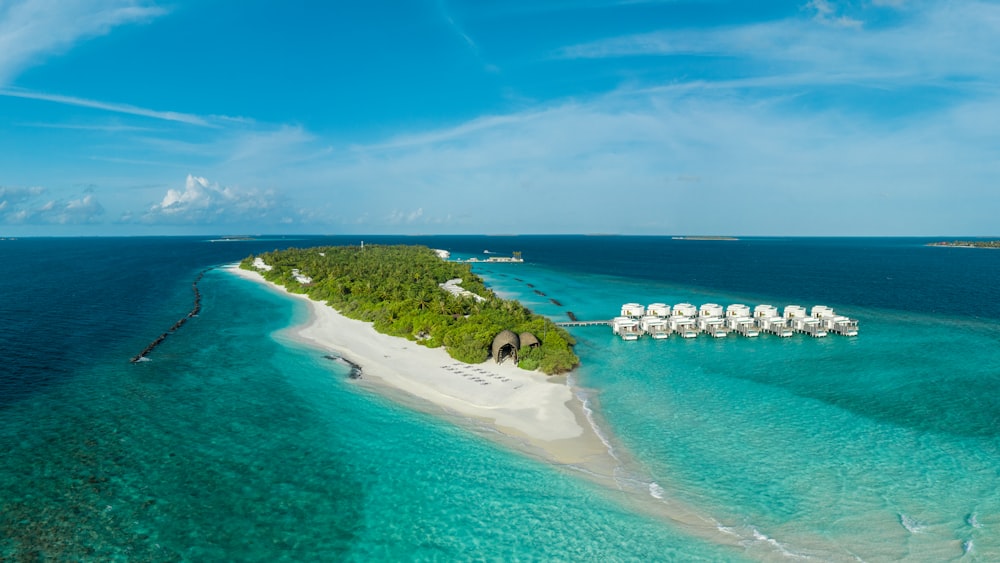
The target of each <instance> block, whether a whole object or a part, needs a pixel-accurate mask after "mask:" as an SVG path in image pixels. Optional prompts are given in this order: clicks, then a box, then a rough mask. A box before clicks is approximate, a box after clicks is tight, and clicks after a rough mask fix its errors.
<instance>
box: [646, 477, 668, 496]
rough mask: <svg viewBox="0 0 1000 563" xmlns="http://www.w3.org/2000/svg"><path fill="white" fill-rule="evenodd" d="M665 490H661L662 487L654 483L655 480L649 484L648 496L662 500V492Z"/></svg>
mask: <svg viewBox="0 0 1000 563" xmlns="http://www.w3.org/2000/svg"><path fill="white" fill-rule="evenodd" d="M665 492H666V491H664V490H663V487H661V486H660V485H659V484H658V483H656V481H653V482H652V483H650V484H649V496H651V497H653V498H655V499H656V500H663V494H664V493H665Z"/></svg>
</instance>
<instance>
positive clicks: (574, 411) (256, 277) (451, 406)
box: [225, 265, 618, 478]
mask: <svg viewBox="0 0 1000 563" xmlns="http://www.w3.org/2000/svg"><path fill="white" fill-rule="evenodd" d="M225 269H226V270H227V271H229V272H232V273H233V274H235V275H238V276H240V277H241V278H244V279H247V280H252V281H254V282H257V283H261V284H264V285H266V286H269V287H271V288H273V289H274V290H276V291H279V292H281V293H284V294H285V295H288V296H290V297H292V298H296V299H300V300H302V301H303V302H305V303H307V304H308V305H309V308H310V315H309V320H308V321H307V322H306V323H305V324H304V325H300V326H297V327H292V328H291V334H292V335H293V337H294V338H296V339H298V340H300V341H301V342H303V343H306V344H307V345H309V346H311V347H314V348H318V349H320V350H323V351H325V352H335V353H336V354H339V355H340V356H342V357H343V358H344V359H345V360H348V361H349V362H351V363H353V364H356V365H357V366H359V367H360V368H361V374H362V377H361V379H360V380H358V381H359V383H360V384H361V385H366V386H368V387H371V388H373V390H375V391H376V392H382V393H384V394H387V395H388V396H390V398H399V397H400V395H399V393H402V394H405V396H406V397H407V398H409V399H417V401H412V400H407V401H405V402H406V403H408V404H409V405H413V406H417V407H418V408H421V409H422V410H425V411H428V412H432V413H434V412H435V411H436V413H439V414H443V415H446V416H450V417H452V418H453V419H456V420H457V421H459V422H472V423H473V424H476V425H484V424H485V425H486V427H485V428H482V427H481V428H480V430H487V432H483V434H484V435H486V436H491V435H495V437H496V438H497V439H499V440H500V441H503V442H505V443H507V444H508V445H513V446H514V447H515V448H518V449H521V450H523V451H525V452H526V453H529V454H531V455H533V456H536V457H540V458H543V459H546V460H548V461H551V462H555V463H557V464H561V465H569V466H574V467H578V468H581V469H585V471H586V472H587V473H589V474H591V475H592V476H595V477H596V476H598V475H600V476H603V477H606V478H607V477H612V473H613V472H614V469H615V467H616V466H617V464H618V462H617V460H616V459H615V458H614V456H613V455H611V453H610V452H609V449H608V445H607V444H606V443H605V442H604V441H603V440H602V439H601V437H600V436H599V435H598V434H597V432H596V431H595V429H594V427H593V424H592V423H591V420H590V419H589V418H588V417H587V416H586V413H585V412H584V406H583V404H582V402H581V400H580V399H579V398H578V397H577V396H576V395H575V394H574V390H573V389H572V387H571V386H570V385H569V384H568V383H567V378H566V377H565V376H560V377H549V376H546V375H544V374H542V373H541V372H537V371H526V370H523V369H520V368H518V367H517V366H516V365H514V363H513V362H512V361H510V360H508V361H505V362H503V363H501V364H497V363H495V362H494V361H492V360H487V361H485V362H483V363H481V364H466V363H463V362H459V361H457V360H455V359H454V358H452V357H451V356H449V355H448V353H447V352H446V351H445V350H444V349H443V348H426V347H424V346H421V345H419V344H417V343H416V342H412V341H409V340H406V339H404V338H399V337H395V336H389V335H386V334H381V333H379V332H377V331H376V330H375V329H374V327H373V326H372V325H371V324H370V323H367V322H363V321H358V320H355V319H350V318H347V317H345V316H344V315H341V314H340V313H339V312H337V311H336V310H335V309H333V308H332V307H330V306H328V305H327V304H325V303H320V302H317V301H313V300H312V299H310V298H309V297H308V296H305V295H301V294H295V293H289V292H288V291H286V290H285V289H284V288H283V287H281V286H279V285H276V284H273V283H271V282H268V281H267V280H265V279H264V278H263V276H261V275H260V274H259V273H257V272H254V271H248V270H243V269H240V268H239V267H237V266H235V265H230V266H227V267H226V268H225Z"/></svg>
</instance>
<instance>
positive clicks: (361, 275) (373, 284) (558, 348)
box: [240, 245, 579, 375]
mask: <svg viewBox="0 0 1000 563" xmlns="http://www.w3.org/2000/svg"><path fill="white" fill-rule="evenodd" d="M240 267H241V268H243V269H246V270H257V271H260V272H261V274H262V275H263V277H264V278H265V279H266V280H267V281H270V282H273V283H275V284H277V285H280V286H282V287H284V288H286V289H287V290H288V291H289V292H292V293H302V294H305V295H307V296H309V298H310V299H313V300H315V301H320V302H324V303H326V304H327V305H329V306H330V307H333V308H334V309H336V310H337V311H339V312H340V313H341V314H342V315H344V316H346V317H348V318H352V319H357V320H361V321H366V322H370V323H373V326H374V328H375V330H377V331H378V332H381V333H383V334H388V335H390V336H397V337H402V338H406V339H407V340H411V341H414V342H415V343H417V344H418V345H421V346H426V347H428V348H437V347H444V349H445V350H446V351H447V352H448V354H449V355H450V356H451V357H452V358H454V359H456V360H458V361H460V362H465V363H469V364H478V363H481V362H483V361H485V360H486V359H487V358H489V357H491V356H492V357H493V359H494V360H495V361H496V362H497V363H499V362H500V361H503V360H504V359H506V358H508V357H509V358H511V359H512V360H513V361H514V362H515V363H517V365H518V366H519V367H521V368H522V369H526V370H529V371H531V370H535V369H539V370H541V371H542V372H544V373H546V374H550V375H551V374H558V373H564V372H567V371H569V370H571V369H573V368H574V367H576V365H577V364H578V363H579V359H578V358H577V357H576V355H575V354H574V353H573V350H572V347H573V345H574V344H575V341H574V340H573V337H572V336H570V335H569V333H568V332H566V330H565V329H562V328H560V327H558V326H556V325H555V324H554V323H553V322H552V321H551V320H549V319H548V318H546V317H543V316H541V315H536V314H534V313H532V312H531V311H530V310H528V309H527V308H526V307H524V306H523V305H521V304H520V303H518V302H517V301H511V300H506V299H501V298H499V297H497V296H496V295H495V294H494V293H493V292H492V291H491V290H489V289H488V288H487V287H486V285H485V283H484V282H483V280H482V278H480V277H479V276H477V275H476V274H474V273H472V268H471V266H469V265H468V264H461V263H457V262H448V261H445V260H442V259H441V258H440V253H439V252H437V251H435V250H432V249H430V248H427V247H424V246H407V245H396V246H383V245H367V246H364V245H362V246H331V247H317V248H307V249H299V248H289V249H287V250H283V251H275V252H269V253H265V254H263V255H260V256H250V257H248V258H246V259H244V260H243V262H242V263H241V264H240ZM511 334H513V335H514V338H511V337H510V335H511ZM501 335H503V336H502V337H501ZM498 338H501V340H500V341H498ZM522 340H523V341H525V342H522ZM497 344H499V346H497Z"/></svg>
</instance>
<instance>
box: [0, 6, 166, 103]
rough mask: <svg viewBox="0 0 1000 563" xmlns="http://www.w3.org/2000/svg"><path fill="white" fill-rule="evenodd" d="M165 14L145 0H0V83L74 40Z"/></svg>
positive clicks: (61, 49)
mask: <svg viewBox="0 0 1000 563" xmlns="http://www.w3.org/2000/svg"><path fill="white" fill-rule="evenodd" d="M164 13H166V12H165V10H163V9H162V8H158V7H156V6H153V5H152V3H151V2H148V1H145V0H10V1H6V2H3V3H0V86H4V85H6V84H9V83H10V81H11V79H12V78H13V77H15V76H16V75H17V74H18V73H20V72H21V71H22V70H24V69H25V68H28V67H30V66H32V65H34V64H38V63H40V62H42V61H43V60H44V59H45V58H46V57H49V56H51V55H54V54H60V53H62V52H65V51H66V50H68V49H69V48H71V47H72V46H73V45H74V44H76V43H77V42H78V41H80V40H83V39H87V38H90V37H95V36H100V35H104V34H106V33H108V32H109V31H111V29H113V28H115V27H117V26H120V25H124V24H129V23H138V22H146V21H149V20H151V19H153V18H156V17H157V16H160V15H162V14H164Z"/></svg>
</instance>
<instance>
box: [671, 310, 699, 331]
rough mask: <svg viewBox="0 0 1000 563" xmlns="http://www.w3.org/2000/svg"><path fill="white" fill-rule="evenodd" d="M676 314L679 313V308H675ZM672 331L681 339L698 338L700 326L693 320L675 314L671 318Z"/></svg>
mask: <svg viewBox="0 0 1000 563" xmlns="http://www.w3.org/2000/svg"><path fill="white" fill-rule="evenodd" d="M674 312H675V313H676V312H677V307H674ZM670 331H671V332H673V333H674V334H676V335H677V336H680V337H681V338H695V337H696V336H698V325H696V324H695V321H694V319H693V318H690V317H685V316H683V315H677V314H674V315H671V317H670Z"/></svg>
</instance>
